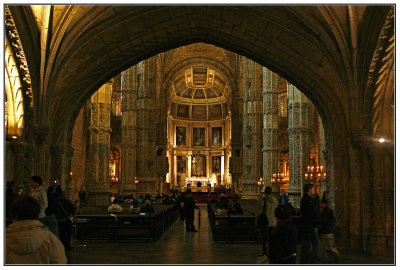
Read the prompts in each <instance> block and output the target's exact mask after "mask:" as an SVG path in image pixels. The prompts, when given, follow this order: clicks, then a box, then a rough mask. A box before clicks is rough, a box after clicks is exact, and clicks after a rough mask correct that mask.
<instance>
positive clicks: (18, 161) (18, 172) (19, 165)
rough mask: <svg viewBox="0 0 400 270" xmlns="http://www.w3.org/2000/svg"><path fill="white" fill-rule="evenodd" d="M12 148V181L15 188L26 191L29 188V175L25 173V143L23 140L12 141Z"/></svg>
mask: <svg viewBox="0 0 400 270" xmlns="http://www.w3.org/2000/svg"><path fill="white" fill-rule="evenodd" d="M12 145H13V150H14V164H15V166H14V181H15V186H16V190H24V191H26V190H27V189H28V191H29V189H30V187H29V183H30V180H29V177H26V175H25V154H26V150H27V145H26V143H25V142H23V141H16V142H13V144H12Z"/></svg>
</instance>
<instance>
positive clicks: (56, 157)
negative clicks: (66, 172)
mask: <svg viewBox="0 0 400 270" xmlns="http://www.w3.org/2000/svg"><path fill="white" fill-rule="evenodd" d="M51 150H52V159H51V164H52V166H51V167H52V173H51V180H53V179H56V180H58V181H60V184H61V186H62V187H63V186H64V179H63V163H64V150H65V146H64V145H61V144H57V145H53V146H52V147H51Z"/></svg>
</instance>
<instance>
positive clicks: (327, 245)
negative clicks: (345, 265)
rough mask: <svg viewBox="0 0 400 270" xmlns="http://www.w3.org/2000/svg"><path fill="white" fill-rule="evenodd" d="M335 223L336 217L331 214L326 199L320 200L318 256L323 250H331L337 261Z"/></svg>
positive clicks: (322, 253) (321, 254)
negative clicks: (319, 243)
mask: <svg viewBox="0 0 400 270" xmlns="http://www.w3.org/2000/svg"><path fill="white" fill-rule="evenodd" d="M335 223H336V218H335V215H334V214H333V211H332V209H330V208H329V204H328V200H326V199H322V200H321V225H320V227H319V230H318V232H319V234H320V239H321V245H320V253H319V255H320V257H322V256H323V255H324V253H325V250H328V251H329V252H331V254H332V255H334V257H335V261H337V260H338V259H339V257H340V253H339V251H338V250H337V249H336V247H335V237H334V234H333V233H334V232H335Z"/></svg>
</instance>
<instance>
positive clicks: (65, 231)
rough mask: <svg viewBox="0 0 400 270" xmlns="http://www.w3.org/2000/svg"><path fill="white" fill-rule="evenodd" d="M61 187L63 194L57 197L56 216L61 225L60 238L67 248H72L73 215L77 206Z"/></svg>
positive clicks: (60, 191) (59, 187)
mask: <svg viewBox="0 0 400 270" xmlns="http://www.w3.org/2000/svg"><path fill="white" fill-rule="evenodd" d="M57 189H59V191H58V192H59V193H60V194H61V195H60V196H59V197H58V198H57V199H56V202H55V204H56V210H55V216H56V218H57V223H58V227H59V235H60V240H61V242H62V243H63V244H64V247H65V250H67V251H69V250H71V238H72V229H73V221H72V217H73V215H74V214H75V210H76V209H75V206H74V204H73V203H72V202H71V201H70V200H69V199H67V198H66V197H65V195H64V193H63V192H62V190H61V186H57Z"/></svg>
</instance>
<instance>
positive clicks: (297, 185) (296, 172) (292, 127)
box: [288, 84, 311, 207]
mask: <svg viewBox="0 0 400 270" xmlns="http://www.w3.org/2000/svg"><path fill="white" fill-rule="evenodd" d="M288 107H289V112H288V133H289V166H290V167H289V178H290V182H289V189H288V195H289V200H290V201H291V203H292V205H293V206H294V207H299V206H300V199H301V196H302V195H303V194H302V193H303V185H304V174H305V172H306V169H307V165H308V164H309V162H310V132H311V130H310V124H309V101H308V99H307V98H306V97H305V96H304V95H303V94H302V93H301V92H300V91H299V90H298V89H297V88H296V87H295V86H294V85H292V84H289V106H288Z"/></svg>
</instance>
